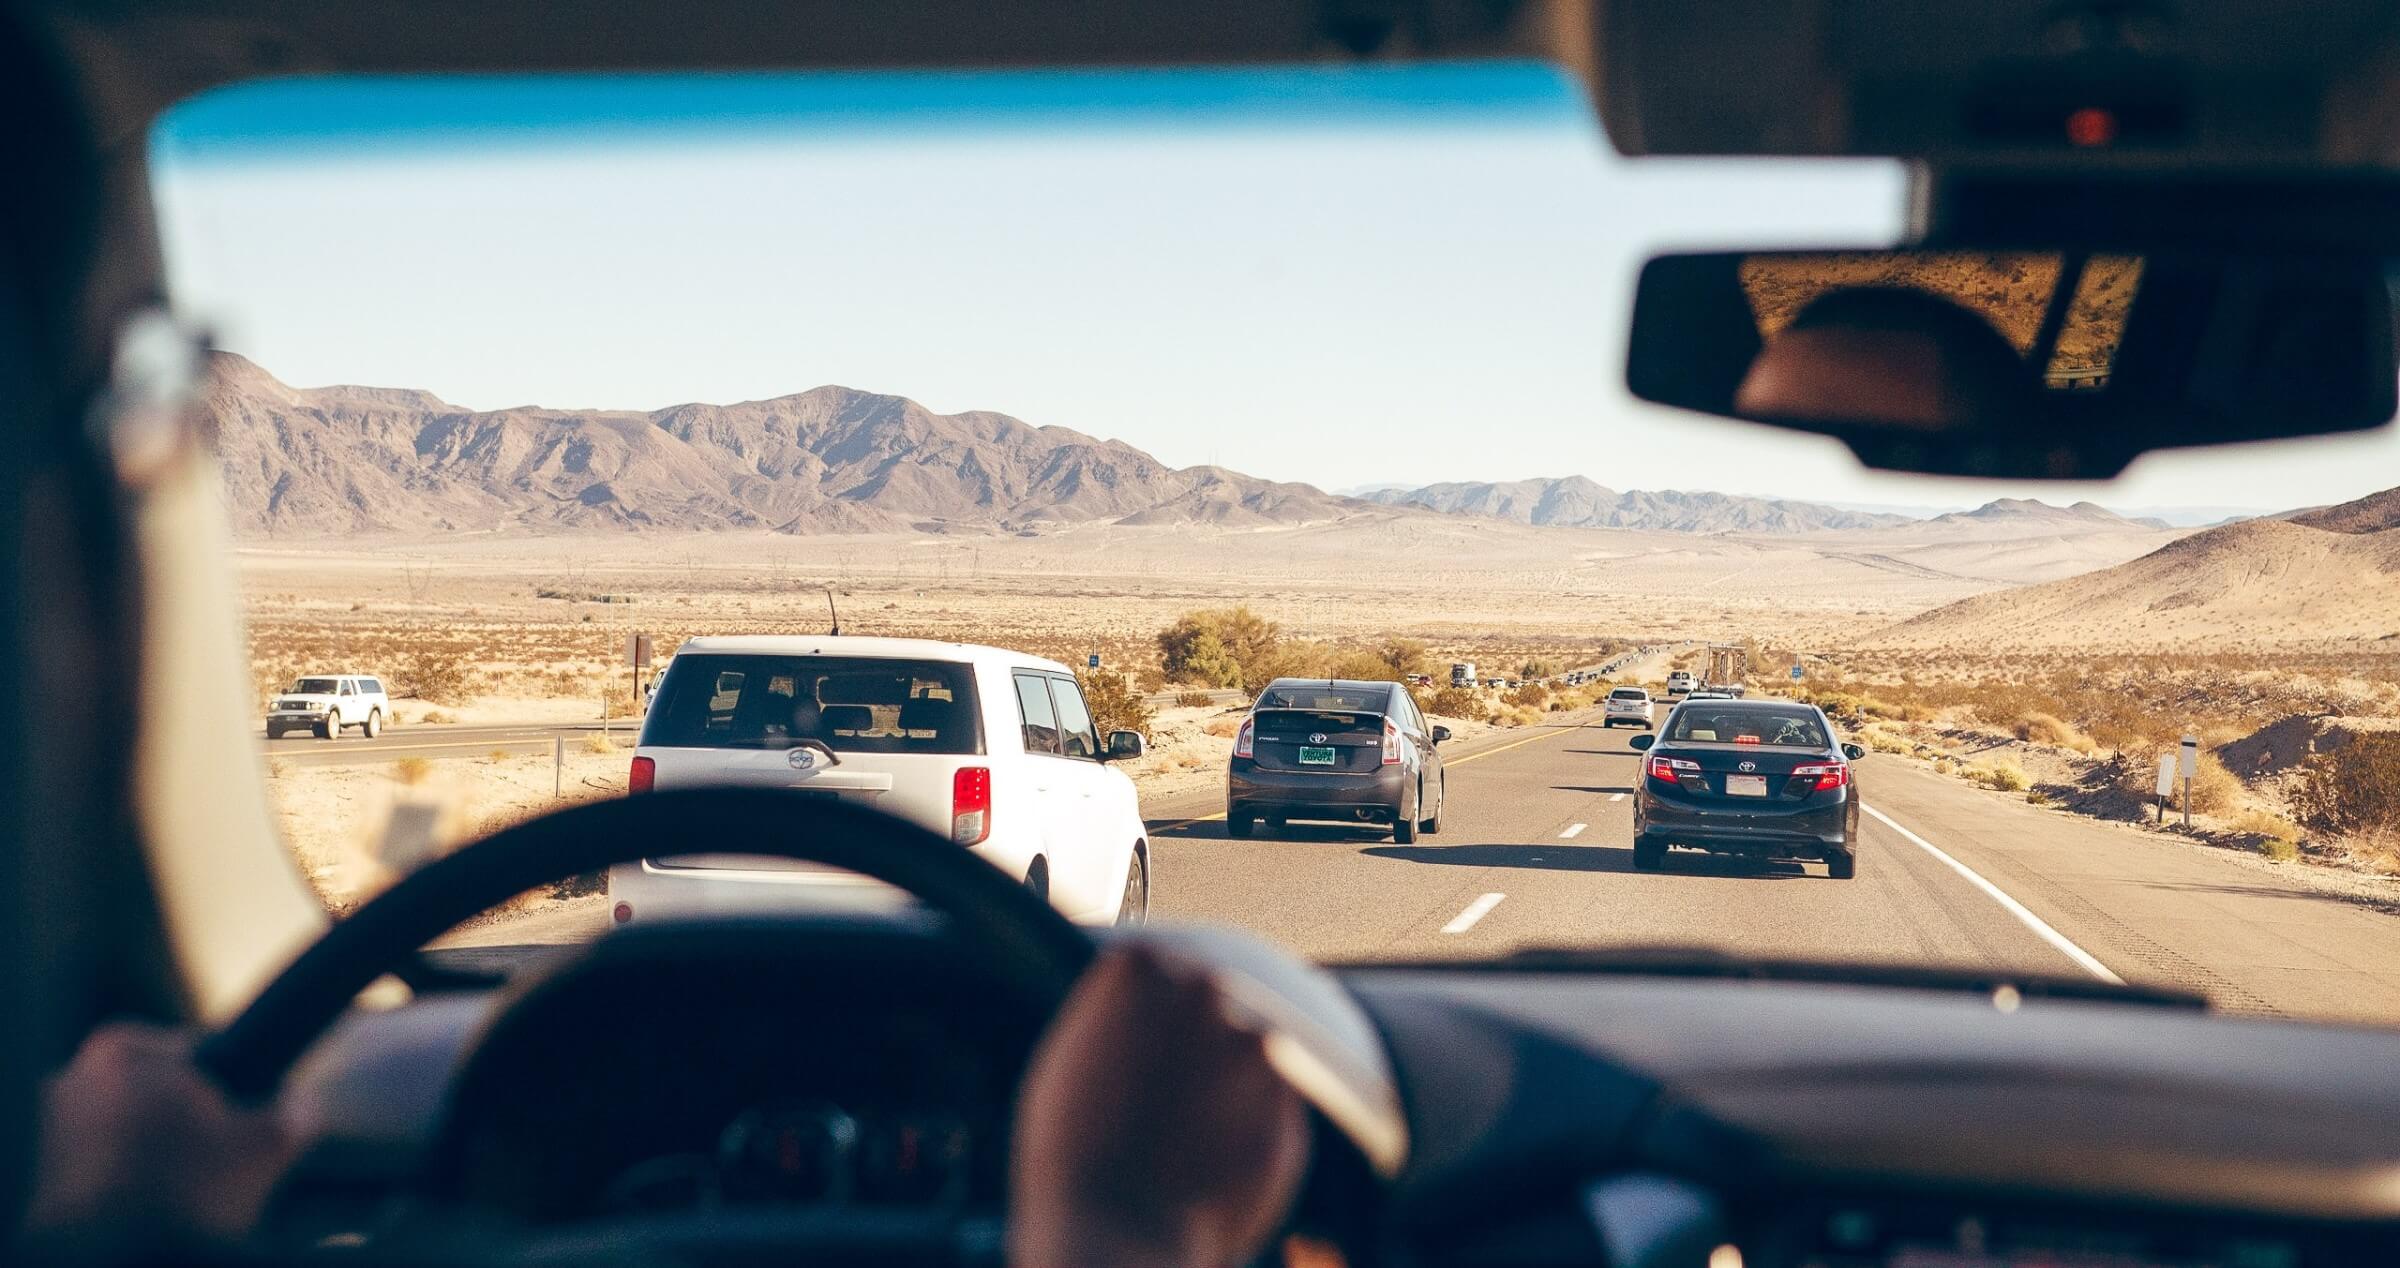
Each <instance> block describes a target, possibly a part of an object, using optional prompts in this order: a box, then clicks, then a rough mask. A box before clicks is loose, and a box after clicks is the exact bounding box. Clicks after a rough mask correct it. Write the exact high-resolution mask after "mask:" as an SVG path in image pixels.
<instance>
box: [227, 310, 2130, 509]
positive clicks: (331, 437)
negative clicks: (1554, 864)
mask: <svg viewBox="0 0 2400 1268" xmlns="http://www.w3.org/2000/svg"><path fill="white" fill-rule="evenodd" d="M212 355H213V364H212V369H213V372H214V373H213V376H212V380H211V383H210V385H209V389H208V393H207V398H206V404H207V410H208V413H209V415H210V419H211V422H212V424H213V426H214V429H215V433H216V437H217V444H218V451H219V455H220V461H221V464H222V469H223V474H224V482H225V487H226V492H227V496H228V502H229V504H230V509H231V512H232V516H233V521H234V526H235V531H236V532H237V533H238V534H240V535H242V536H245V537H285V538H306V537H320V538H322V537H347V536H362V535H376V534H393V535H399V534H419V533H432V532H442V533H451V532H494V531H502V530H509V529H530V530H534V531H550V532H574V531H585V530H599V529H616V530H624V529H647V528H655V529H675V530H723V529H768V530H774V531H778V532H788V533H862V532H896V531H911V532H1002V533H1006V532H1015V533H1037V532H1041V531H1044V530H1046V529H1051V528H1058V527H1065V526H1070V525H1076V524H1092V523H1118V524H1135V525H1167V526H1172V525H1179V524H1207V525H1222V526H1233V527H1269V526H1294V525H1304V524H1319V523H1326V522H1330V521H1335V520H1342V519H1349V518H1355V517H1367V518H1370V519H1376V518H1390V517H1393V516H1405V515H1411V514H1427V513H1433V514H1443V515H1457V516H1479V517H1488V518H1493V519H1499V520H1507V521H1512V522H1515V523H1520V524H1527V525H1535V526H1543V527H1553V526H1555V527H1579V528H1617V529H1639V530H1648V531H1663V532H1681V533H1761V534H1788V533H1812V532H1855V531H1862V530H1891V529H1900V528H1903V527H1909V526H1915V527H1924V528H1928V530H1929V531H1931V532H1934V533H1937V534H1941V533H1948V532H1956V533H1959V534H1975V533H1980V532H1983V531H1987V530H1988V531H1992V532H1994V533H2002V534H2009V535H2019V536H2031V535H2034V534H2048V533H2056V534H2079V533H2086V532H2092V531H2103V530H2108V529H2115V528H2123V529H2133V528H2150V527H2163V525H2161V524H2159V523H2158V522H2157V521H2129V520H2125V519H2123V518H2121V517H2118V516H2116V515H2114V514H2113V513H2111V512H2109V511H2107V510H2104V509H2102V508H2100V507H2098V506H2094V505H2092V504H2091V503H2088V502H2079V503H2076V504H2075V505H2074V506H2071V507H2063V508H2062V507H2051V506H2047V505H2045V504H2043V503H2040V502H2032V501H2023V500H2017V499H2002V500H2001V501H1998V502H1993V503H1990V504H1988V505H1986V506H1983V507H1980V508H1977V509H1975V510H1973V511H1960V512H1953V513H1950V514H1946V515H1941V516H1937V517H1935V518H1933V519H1932V520H1917V519H1912V518H1910V517H1907V516H1902V515H1891V514H1879V513H1872V512H1865V511H1857V510H1845V509H1842V508H1838V507H1833V506H1827V505H1823V504H1821V503H1815V502H1803V501H1793V500H1788V499H1782V498H1760V497H1745V496H1737V495H1731V494H1723V493H1709V492H1685V491H1679V490H1657V491H1643V490H1632V491H1626V492H1618V491H1616V490H1612V489H1609V488H1605V487H1603V486H1601V485H1599V484H1597V483H1595V482H1594V481H1592V480H1590V479H1587V478H1585V477H1582V476H1566V477H1561V478H1555V479H1536V480H1516V481H1507V482H1499V483H1448V484H1434V485H1428V486H1425V487H1423V488H1416V489H1395V488H1383V489H1376V490H1372V491H1368V492H1367V493H1366V496H1363V497H1346V496H1341V495H1338V494H1332V493H1326V492H1324V491H1322V490H1320V489H1317V488H1315V487H1314V486H1311V485H1307V484H1299V483H1292V482H1285V481H1276V480H1267V479H1261V478H1259V477H1256V476H1249V475H1244V474H1242V473H1240V472H1237V471H1229V470H1226V469H1225V468H1223V467H1215V466H1199V467H1171V466H1168V465H1167V464H1165V463H1163V462H1161V461H1159V460H1158V459H1156V458H1154V457H1152V456H1151V455H1149V454H1147V453H1144V452H1143V451H1141V450H1140V449H1137V448H1135V447H1133V446H1131V445H1128V444H1126V443H1124V442H1122V441H1116V440H1101V439H1097V438H1094V437H1092V436H1087V435H1085V434H1083V433H1081V432H1077V431H1071V430H1069V429H1067V428H1064V427H1037V426H1034V425H1031V424H1028V423H1024V422H1021V421H1019V420H1017V419H1014V418H1011V417H1009V416H1007V415H1005V414H998V413H992V412H989V411H980V410H979V411H970V412H967V413H960V414H937V413H934V412H933V411H931V410H928V409H926V408H925V407H924V406H922V405H919V404H918V403H916V402H914V401H911V400H908V399H906V398H904V397H898V396H890V395H884V394H880V393H874V392H863V391H858V390H856V389H852V388H846V387H835V386H826V387H817V388H812V389H810V390H808V391H805V392H799V393H795V394H792V395H789V396H779V397H775V398H773V399H771V400H763V401H743V402H739V403H736V404H731V405H708V404H698V403H694V404H684V405H674V406H669V407H667V408H664V409H655V410H607V409H600V410H567V409H548V408H543V407H539V406H530V405H528V406H519V407H516V408H511V409H499V410H474V409H468V408H465V407H463V406H458V405H453V404H451V403H449V402H447V401H445V400H443V399H442V398H441V397H439V396H437V395H435V394H434V393H432V392H429V391H425V390H422V389H417V388H393V387H361V386H347V385H346V386H334V387H315V388H296V387H292V386H289V385H287V384H285V383H283V382H282V381H280V380H278V379H277V378H276V377H275V376H273V375H272V374H269V373H268V372H267V371H266V370H264V369H262V368H260V367H259V366H258V365H256V364H254V363H253V362H251V361H249V360H247V359H245V358H243V357H241V356H239V355H236V354H234V353H230V352H218V353H215V354H212ZM2019 530H2023V531H2021V532H2020V531H2019Z"/></svg>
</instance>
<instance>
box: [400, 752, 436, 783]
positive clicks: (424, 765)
mask: <svg viewBox="0 0 2400 1268" xmlns="http://www.w3.org/2000/svg"><path fill="white" fill-rule="evenodd" d="M432 773H433V763H432V762H429V761H427V760H425V759H424V758H422V757H403V758H401V759H399V760H398V761H395V762H393V763H392V779H393V780H394V781H395V782H398V783H402V784H406V785H408V786H409V787H411V788H413V787H415V786H417V785H418V784H421V783H424V782H425V777H426V776H427V775H430V774H432Z"/></svg>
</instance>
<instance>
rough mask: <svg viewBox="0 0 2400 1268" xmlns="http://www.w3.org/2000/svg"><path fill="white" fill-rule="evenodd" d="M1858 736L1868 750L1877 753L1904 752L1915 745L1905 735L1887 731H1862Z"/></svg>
mask: <svg viewBox="0 0 2400 1268" xmlns="http://www.w3.org/2000/svg"><path fill="white" fill-rule="evenodd" d="M1858 738H1859V742H1860V743H1862V744H1865V745H1866V746H1867V748H1868V749H1869V750H1870V751H1872V752H1877V753H1906V752H1908V751H1909V750H1910V749H1912V748H1914V747H1915V746H1914V745H1912V744H1910V743H1909V742H1908V740H1907V739H1906V738H1905V737H1902V736H1898V735H1893V734H1892V733H1891V732H1889V731H1862V732H1860V733H1859V737H1858Z"/></svg>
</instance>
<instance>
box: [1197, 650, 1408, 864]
mask: <svg viewBox="0 0 2400 1268" xmlns="http://www.w3.org/2000/svg"><path fill="white" fill-rule="evenodd" d="M1449 738H1450V729H1449V728H1448V727H1440V726H1432V725H1429V724H1428V723H1427V722H1426V721H1425V715H1424V714H1422V713H1420V712H1418V711H1417V705H1416V702H1415V701H1414V700H1411V699H1410V698H1409V694H1408V688H1407V687H1405V686H1403V685H1401V684H1399V683H1396V682H1351V681H1344V680H1340V679H1333V680H1328V679H1323V678H1313V679H1299V678H1278V679H1276V680H1275V681H1273V682H1271V683H1268V684H1267V689H1266V690H1264V691H1262V692H1259V693H1258V701H1257V703H1255V704H1253V705H1252V706H1251V708H1250V716H1249V717H1247V718H1245V719H1243V720H1242V729H1241V731H1240V732H1239V733H1237V734H1236V735H1235V736H1234V741H1233V760H1232V762H1231V764H1230V765H1229V766H1228V767H1227V769H1226V772H1225V832H1226V834H1227V835H1229V836H1236V837H1246V836H1249V835H1250V834H1251V833H1252V832H1253V831H1255V830H1256V829H1257V826H1258V822H1259V820H1261V819H1264V820H1266V822H1267V827H1268V828H1269V829H1270V830H1273V831H1280V830H1282V828H1283V826H1284V824H1286V823H1287V822H1289V821H1291V820H1293V819H1329V820H1334V821H1336V822H1342V823H1376V824H1388V825H1390V826H1391V829H1392V839H1393V840H1394V841H1398V842H1400V843H1401V844H1403V845H1405V844H1407V843H1409V842H1411V841H1414V840H1416V839H1417V833H1418V832H1420V831H1422V832H1439V831H1441V830H1442V791H1443V785H1442V758H1441V754H1440V753H1438V752H1436V751H1435V748H1436V746H1437V745H1439V744H1440V743H1441V742H1442V741H1444V740H1446V739H1449Z"/></svg>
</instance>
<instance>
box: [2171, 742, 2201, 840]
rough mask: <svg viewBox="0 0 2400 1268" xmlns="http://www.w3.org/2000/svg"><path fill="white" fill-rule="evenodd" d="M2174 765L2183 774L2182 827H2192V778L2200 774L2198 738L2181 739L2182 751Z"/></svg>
mask: <svg viewBox="0 0 2400 1268" xmlns="http://www.w3.org/2000/svg"><path fill="white" fill-rule="evenodd" d="M2176 765H2177V768H2178V769H2179V770H2181V771H2182V773H2183V826H2184V827H2186V828H2189V827H2191V826H2192V776H2194V775H2197V774H2199V773H2200V737H2199V736H2197V735H2187V736H2185V737H2183V751H2182V754H2181V756H2180V758H2179V759H2178V760H2177V763H2176Z"/></svg>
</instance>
